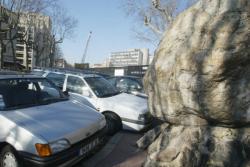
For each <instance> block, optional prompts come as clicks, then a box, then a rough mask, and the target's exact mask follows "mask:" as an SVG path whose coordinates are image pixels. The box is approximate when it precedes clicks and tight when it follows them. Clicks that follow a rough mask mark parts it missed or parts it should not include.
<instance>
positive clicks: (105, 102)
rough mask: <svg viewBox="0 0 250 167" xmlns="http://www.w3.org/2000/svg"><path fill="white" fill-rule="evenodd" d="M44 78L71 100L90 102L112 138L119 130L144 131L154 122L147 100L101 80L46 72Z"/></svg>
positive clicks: (100, 78)
mask: <svg viewBox="0 0 250 167" xmlns="http://www.w3.org/2000/svg"><path fill="white" fill-rule="evenodd" d="M44 76H45V77H47V78H48V79H50V80H51V81H53V82H54V83H55V84H56V85H57V86H59V87H61V88H62V90H63V91H66V90H68V91H69V92H70V97H71V98H72V99H76V100H78V101H81V100H83V99H87V100H88V101H89V102H90V103H91V104H92V105H93V106H94V107H95V108H96V109H97V110H98V111H100V112H101V113H103V114H104V115H105V117H106V120H107V127H108V132H109V133H110V134H114V133H115V132H117V131H118V130H120V129H128V130H135V131H141V130H143V129H145V128H146V127H148V126H149V125H150V124H151V122H152V119H151V115H150V113H149V110H148V107H147V99H145V98H140V97H137V96H134V95H131V94H127V93H121V92H119V91H118V90H117V89H116V88H115V87H114V86H112V85H111V84H110V83H109V82H108V81H107V80H106V79H104V78H103V77H101V76H98V75H95V74H72V73H70V72H65V73H63V72H47V73H46V74H45V75H44ZM82 97H85V98H82Z"/></svg>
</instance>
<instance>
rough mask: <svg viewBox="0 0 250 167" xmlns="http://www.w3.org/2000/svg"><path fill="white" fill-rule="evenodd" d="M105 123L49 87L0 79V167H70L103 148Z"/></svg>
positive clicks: (24, 79)
mask: <svg viewBox="0 0 250 167" xmlns="http://www.w3.org/2000/svg"><path fill="white" fill-rule="evenodd" d="M105 125H106V121H105V117H104V116H103V115H102V114H100V113H99V112H97V111H96V110H94V109H93V108H90V107H88V106H86V105H83V104H82V103H79V102H73V101H69V100H68V98H67V96H65V95H64V94H63V92H62V91H61V90H59V89H58V88H57V87H56V86H55V85H54V84H53V83H52V82H51V81H49V80H48V79H46V78H42V77H37V76H33V75H0V127H1V131H0V166H1V167H20V166H60V165H65V166H71V165H73V164H75V163H77V162H78V161H80V160H81V159H83V158H84V157H86V156H87V155H88V154H89V153H90V152H92V151H94V150H95V149H96V148H97V147H98V146H99V145H100V143H101V142H102V140H103V137H104V133H105Z"/></svg>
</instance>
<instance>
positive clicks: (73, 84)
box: [67, 76, 86, 94]
mask: <svg viewBox="0 0 250 167" xmlns="http://www.w3.org/2000/svg"><path fill="white" fill-rule="evenodd" d="M85 86H86V85H85V84H84V82H83V80H82V79H81V78H79V77H75V76H68V79H67V89H68V90H69V91H70V92H73V93H78V94H82V93H83V91H82V90H83V87H85Z"/></svg>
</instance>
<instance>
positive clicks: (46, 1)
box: [1, 0, 57, 68]
mask: <svg viewBox="0 0 250 167" xmlns="http://www.w3.org/2000/svg"><path fill="white" fill-rule="evenodd" d="M56 2H57V0H2V3H1V5H2V6H3V7H4V8H5V9H6V10H8V12H9V13H11V15H9V17H8V19H9V20H10V21H8V23H9V24H8V31H9V33H8V39H7V40H8V41H9V43H10V44H11V48H12V54H13V55H12V57H13V61H14V64H15V65H16V64H17V61H16V60H17V59H16V40H17V39H19V40H21V41H23V42H25V43H26V44H27V43H28V42H30V40H29V38H28V37H29V36H28V35H29V33H28V31H30V28H31V27H32V25H30V24H33V20H30V18H29V17H28V18H25V19H23V20H25V22H26V26H27V28H26V29H25V30H24V31H26V32H22V33H20V26H21V20H22V17H23V16H24V15H26V14H28V13H33V14H35V13H43V12H46V10H47V8H48V7H50V6H52V5H54V4H55V3H56ZM23 18H24V17H23ZM26 46H28V45H26ZM26 49H28V48H26ZM2 61H4V60H3V59H2ZM2 63H3V62H2ZM2 63H1V64H2ZM26 67H27V65H26ZM27 68H28V67H27Z"/></svg>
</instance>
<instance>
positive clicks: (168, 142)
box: [145, 126, 250, 167]
mask: <svg viewBox="0 0 250 167" xmlns="http://www.w3.org/2000/svg"><path fill="white" fill-rule="evenodd" d="M249 134H250V129H249V128H242V129H232V128H223V127H209V126H203V127H199V126H194V127H190V126H173V127H172V128H170V129H166V131H165V132H164V133H162V134H161V135H160V136H159V137H158V138H157V140H156V141H155V142H154V143H153V144H152V145H151V146H150V147H149V149H148V158H147V161H146V162H145V166H148V167H149V166H167V167H190V166H192V167H200V166H202V167H203V166H210V167H215V166H216V167H218V166H223V167H230V166H232V167H240V166H247V165H248V164H249V162H250V161H249V156H250V154H249V147H250V145H249V143H248V142H249V141H248V142H247V141H246V139H247V138H249V137H250V135H249Z"/></svg>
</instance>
